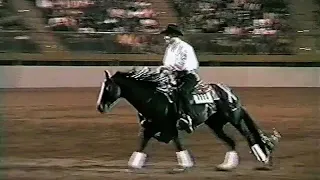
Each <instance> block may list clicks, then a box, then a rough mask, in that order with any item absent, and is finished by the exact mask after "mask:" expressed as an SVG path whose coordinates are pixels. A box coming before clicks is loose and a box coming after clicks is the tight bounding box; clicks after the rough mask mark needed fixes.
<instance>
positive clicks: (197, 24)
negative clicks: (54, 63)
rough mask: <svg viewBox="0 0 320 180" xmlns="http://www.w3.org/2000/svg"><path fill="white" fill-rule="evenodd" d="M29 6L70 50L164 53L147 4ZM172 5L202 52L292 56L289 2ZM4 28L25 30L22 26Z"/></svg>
mask: <svg viewBox="0 0 320 180" xmlns="http://www.w3.org/2000/svg"><path fill="white" fill-rule="evenodd" d="M7 1H8V0H0V17H6V16H9V15H8V14H10V13H13V12H11V11H10V8H4V7H5V5H4V4H5V3H6V2H7ZM29 1H32V2H33V3H34V4H35V6H36V8H40V9H41V10H42V12H43V18H44V19H45V22H46V24H47V28H49V29H51V30H52V31H53V32H56V36H57V37H59V38H60V39H61V42H62V43H63V44H65V45H67V47H68V49H70V50H71V51H96V52H102V53H132V52H133V53H148V52H150V53H163V52H162V51H163V43H164V41H163V39H162V38H161V37H159V36H156V35H153V34H154V33H156V32H159V28H160V26H159V21H158V15H159V14H158V13H159V12H156V11H155V9H154V8H153V6H154V5H153V4H152V3H151V2H149V1H148V0H29ZM169 2H172V3H173V5H174V8H175V10H176V11H177V12H178V15H179V25H180V26H181V27H182V29H183V30H184V31H185V34H186V36H185V37H184V38H185V39H186V40H187V41H190V42H191V43H192V45H193V46H194V47H195V49H196V51H197V52H199V53H208V54H291V53H292V51H291V50H292V49H291V44H292V39H293V38H291V37H290V35H289V34H287V32H290V30H291V29H290V26H289V25H288V23H287V20H286V19H287V18H288V16H289V10H288V5H287V4H286V3H285V1H284V0H171V1H169ZM18 26H19V27H18ZM0 28H2V29H6V30H8V29H9V30H10V29H15V28H16V29H24V27H22V26H21V25H19V23H11V24H9V25H8V24H6V27H1V25H0ZM59 31H63V32H65V31H68V32H69V33H66V34H62V33H59ZM73 32H77V33H73ZM203 33H204V34H203ZM212 33H214V34H212ZM4 36H6V35H4ZM1 42H3V41H0V46H1ZM3 44H4V43H3Z"/></svg>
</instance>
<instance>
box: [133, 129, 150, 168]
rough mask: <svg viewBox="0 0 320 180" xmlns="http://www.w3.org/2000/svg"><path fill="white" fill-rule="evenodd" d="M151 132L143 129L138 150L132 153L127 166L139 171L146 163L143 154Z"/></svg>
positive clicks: (145, 155)
mask: <svg viewBox="0 0 320 180" xmlns="http://www.w3.org/2000/svg"><path fill="white" fill-rule="evenodd" d="M151 137H152V135H151V132H150V131H149V130H148V129H146V128H143V129H142V132H141V133H140V143H139V147H138V149H137V150H136V151H135V152H133V153H132V155H131V157H130V159H129V162H128V166H129V167H131V168H134V169H141V168H142V167H143V166H144V165H145V162H146V158H147V154H146V153H144V149H145V148H146V147H147V145H148V142H149V140H150V139H151Z"/></svg>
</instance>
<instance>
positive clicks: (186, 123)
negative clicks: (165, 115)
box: [177, 116, 194, 134]
mask: <svg viewBox="0 0 320 180" xmlns="http://www.w3.org/2000/svg"><path fill="white" fill-rule="evenodd" d="M177 126H178V128H179V129H181V130H185V131H186V132H187V133H189V134H190V133H192V132H193V131H194V128H193V125H192V119H191V118H190V117H189V116H187V118H180V119H179V120H178V124H177Z"/></svg>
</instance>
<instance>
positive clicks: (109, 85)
mask: <svg viewBox="0 0 320 180" xmlns="http://www.w3.org/2000/svg"><path fill="white" fill-rule="evenodd" d="M120 95H121V89H120V87H119V86H118V85H117V84H116V83H114V81H113V80H112V77H111V75H110V73H109V71H107V70H106V71H105V79H104V81H103V82H102V84H101V88H100V93H99V96H98V100H97V110H98V111H99V112H100V113H103V112H105V111H109V110H110V109H111V108H112V107H113V105H114V104H116V102H117V100H118V99H119V98H120Z"/></svg>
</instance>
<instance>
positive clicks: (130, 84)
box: [97, 68, 280, 170]
mask: <svg viewBox="0 0 320 180" xmlns="http://www.w3.org/2000/svg"><path fill="white" fill-rule="evenodd" d="M168 79H169V78H167V75H165V76H162V75H161V73H156V72H152V71H151V70H150V69H148V68H143V69H142V70H134V69H133V70H130V71H128V72H120V71H117V72H116V73H115V74H114V75H113V76H111V75H110V73H109V72H108V71H105V80H104V81H103V83H102V85H101V89H100V93H99V97H98V100H97V110H98V111H99V112H101V113H104V112H105V111H106V109H107V110H110V109H111V108H112V106H113V105H114V104H115V103H116V102H117V100H118V99H119V98H121V97H122V98H125V99H126V100H127V101H128V102H129V103H130V104H131V105H133V106H134V107H135V108H136V109H137V111H138V112H139V118H140V123H141V126H142V127H143V131H142V133H141V143H140V146H139V148H138V149H137V151H135V152H134V153H133V154H132V156H131V158H130V160H129V162H128V165H129V166H130V167H132V168H142V167H143V165H144V162H145V159H146V154H145V153H144V149H145V147H146V146H147V144H148V141H149V140H150V139H151V138H155V139H157V140H158V141H160V142H164V143H169V142H170V141H173V143H174V144H175V147H176V150H177V153H176V154H177V159H178V164H179V165H180V166H181V167H183V168H190V167H192V166H193V165H194V162H193V160H192V158H191V157H190V155H189V153H188V151H187V150H185V148H184V147H183V146H182V144H181V142H180V140H179V133H178V129H177V120H178V119H179V114H178V112H177V105H176V103H175V99H176V98H175V97H176V94H175V90H174V88H173V87H171V88H168V87H166V88H164V87H163V86H164V85H165V86H167V85H168V84H170V83H168ZM168 89H173V90H172V91H168ZM190 101H192V102H193V104H194V105H193V107H194V111H195V113H196V114H197V115H198V117H196V119H197V121H196V125H200V124H202V123H205V124H206V125H207V126H208V127H209V128H210V129H212V130H213V132H214V133H215V134H216V135H217V136H218V137H219V138H220V139H221V140H223V141H224V142H225V143H226V144H227V145H228V147H229V148H230V150H229V151H228V152H227V153H226V156H225V160H224V162H223V163H222V164H220V165H218V166H217V168H218V169H220V170H230V169H233V168H235V167H236V166H237V165H238V161H239V160H238V158H239V157H238V154H237V152H236V143H235V141H234V140H233V139H231V138H230V137H229V136H228V135H227V134H226V133H225V132H224V130H223V127H224V125H226V124H227V123H230V124H231V125H233V126H234V127H235V128H236V129H237V130H238V131H239V132H240V133H241V134H242V135H243V136H244V137H245V138H246V139H247V141H248V144H249V147H250V148H251V152H252V153H253V154H254V155H255V157H256V158H257V160H258V161H260V162H263V163H264V164H267V165H269V164H270V159H271V153H272V150H273V149H274V146H275V143H276V142H278V140H279V138H280V135H279V133H277V132H276V131H274V134H273V135H271V136H268V135H266V133H264V132H263V131H261V130H260V128H258V127H257V125H256V124H255V123H254V121H253V120H252V118H251V117H250V115H249V114H248V113H247V111H246V110H245V109H244V107H243V106H242V105H241V103H240V100H239V98H238V97H237V96H236V95H235V94H234V93H233V91H232V90H231V89H230V88H229V87H227V86H225V85H222V84H210V85H206V84H203V83H201V81H200V82H199V84H198V85H197V87H195V90H194V93H193V94H190Z"/></svg>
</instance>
